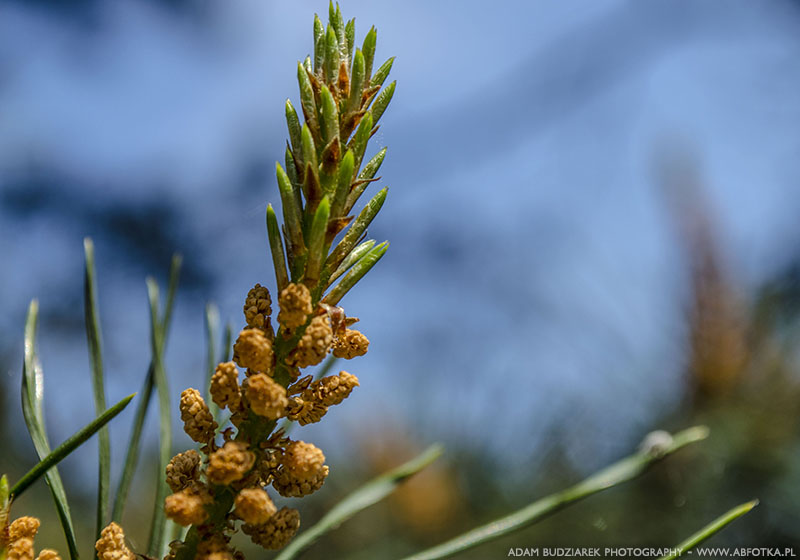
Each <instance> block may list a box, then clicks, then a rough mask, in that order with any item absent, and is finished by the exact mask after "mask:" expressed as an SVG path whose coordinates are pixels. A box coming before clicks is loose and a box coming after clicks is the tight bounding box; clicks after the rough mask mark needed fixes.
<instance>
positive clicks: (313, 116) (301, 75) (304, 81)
mask: <svg viewBox="0 0 800 560" xmlns="http://www.w3.org/2000/svg"><path fill="white" fill-rule="evenodd" d="M297 82H298V84H300V107H301V108H302V109H303V116H304V117H305V119H306V124H307V125H308V126H309V127H310V128H311V129H312V130H313V131H314V132H319V122H318V121H317V104H316V102H315V101H314V88H313V87H312V86H311V80H310V79H309V77H308V72H306V69H305V67H304V66H303V65H302V64H301V63H299V62H298V63H297ZM303 161H304V162H307V161H308V160H306V159H305V155H304V156H303Z"/></svg>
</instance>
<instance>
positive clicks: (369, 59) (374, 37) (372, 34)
mask: <svg viewBox="0 0 800 560" xmlns="http://www.w3.org/2000/svg"><path fill="white" fill-rule="evenodd" d="M377 41H378V32H377V30H376V29H375V28H374V27H371V28H370V30H369V32H368V33H367V35H366V36H365V37H364V43H363V44H362V45H361V51H362V52H363V53H364V80H365V82H366V83H369V81H370V78H371V77H372V63H373V62H374V61H375V45H376V43H377Z"/></svg>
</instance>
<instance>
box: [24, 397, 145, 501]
mask: <svg viewBox="0 0 800 560" xmlns="http://www.w3.org/2000/svg"><path fill="white" fill-rule="evenodd" d="M134 396H136V393H134V394H133V395H128V396H127V397H125V398H124V399H122V400H121V401H119V402H118V403H117V404H115V405H114V406H112V407H111V408H109V409H108V410H106V411H104V412H103V413H102V414H100V416H98V417H97V418H95V419H94V420H92V421H91V422H89V423H88V424H87V425H86V426H84V427H83V428H81V429H80V430H79V431H77V432H75V433H74V434H73V435H72V436H70V437H69V438H67V439H66V440H65V441H64V443H62V444H61V445H59V446H58V447H56V448H55V449H54V450H53V451H51V452H50V453H49V454H48V455H47V456H45V457H44V458H43V459H42V460H41V461H39V462H38V463H37V464H36V466H35V467H33V468H32V469H31V470H29V471H28V472H27V473H26V474H25V475H24V476H23V477H22V478H20V479H19V481H18V482H17V483H16V484H15V485H14V487H13V488H12V489H11V495H12V496H13V497H14V498H19V497H20V496H21V495H22V493H23V492H25V490H27V489H28V487H30V485H31V484H33V483H34V482H36V481H37V480H39V478H41V477H42V475H44V474H45V473H46V472H47V471H48V470H50V469H51V468H53V467H54V466H55V465H57V464H58V463H60V462H61V460H62V459H65V458H66V457H67V456H68V455H69V454H70V453H72V452H73V451H75V450H76V449H77V448H78V447H80V446H81V445H82V444H83V443H85V442H86V440H88V439H89V438H90V437H92V436H93V435H94V434H95V433H97V431H98V430H101V429H102V428H103V427H104V426H105V425H106V424H108V423H109V422H110V421H111V420H112V419H113V418H114V417H115V416H116V415H117V414H119V413H120V412H122V411H123V410H124V409H125V407H126V406H128V403H130V402H131V399H133V397H134Z"/></svg>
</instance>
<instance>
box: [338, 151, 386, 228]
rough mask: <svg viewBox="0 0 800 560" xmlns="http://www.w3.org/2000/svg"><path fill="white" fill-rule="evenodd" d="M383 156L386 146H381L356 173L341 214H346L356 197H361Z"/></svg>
mask: <svg viewBox="0 0 800 560" xmlns="http://www.w3.org/2000/svg"><path fill="white" fill-rule="evenodd" d="M385 157H386V148H383V149H382V150H381V151H380V152H378V153H377V154H375V155H374V156H373V157H372V159H371V160H369V161H368V162H367V164H366V165H365V166H364V169H363V170H362V171H361V173H359V174H358V179H357V180H356V182H355V183H353V188H352V189H351V190H350V194H348V195H347V201H346V202H345V204H344V209H343V210H342V214H348V213H349V212H350V210H352V208H353V206H355V205H356V202H358V199H359V198H361V195H362V194H364V191H365V190H367V187H368V186H369V184H370V183H371V182H372V180H373V179H374V178H375V174H376V173H377V172H378V170H379V169H380V168H381V164H382V163H383V160H384V158H385Z"/></svg>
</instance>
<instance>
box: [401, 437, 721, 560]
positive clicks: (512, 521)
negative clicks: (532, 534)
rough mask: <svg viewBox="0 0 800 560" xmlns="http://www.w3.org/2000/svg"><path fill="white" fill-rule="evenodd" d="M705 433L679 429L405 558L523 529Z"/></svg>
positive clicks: (445, 552) (450, 551)
mask: <svg viewBox="0 0 800 560" xmlns="http://www.w3.org/2000/svg"><path fill="white" fill-rule="evenodd" d="M706 437H708V429H707V428H705V427H701V426H699V427H694V428H689V429H688V430H684V431H682V432H678V433H677V434H675V435H674V436H672V439H671V441H670V443H669V444H668V445H666V446H665V447H664V448H662V449H659V450H658V452H657V453H655V452H653V451H652V450H642V451H639V452H638V453H635V454H633V455H631V456H629V457H626V458H625V459H622V460H621V461H618V462H616V463H614V464H613V465H611V466H609V467H606V468H605V469H603V470H601V471H600V472H597V473H595V474H593V475H592V476H590V477H589V478H587V479H585V480H583V481H582V482H579V483H578V484H576V485H575V486H572V487H570V488H567V489H566V490H562V491H560V492H556V493H555V494H551V495H550V496H547V497H545V498H541V499H539V500H536V501H535V502H533V503H532V504H530V505H528V506H526V507H524V508H522V509H520V510H518V511H516V512H514V513H512V514H510V515H507V516H505V517H501V518H500V519H496V520H494V521H492V522H491V523H487V524H486V525H483V526H481V527H478V528H476V529H473V530H471V531H468V532H466V533H464V534H463V535H460V536H458V537H456V538H454V539H451V540H449V541H447V542H445V543H443V544H440V545H438V546H435V547H433V548H430V549H428V550H426V551H424V552H420V553H417V554H414V555H412V556H409V557H407V558H406V559H405V560H435V559H438V558H447V557H449V556H453V555H454V554H458V553H459V552H463V551H464V550H467V549H470V548H473V547H475V546H478V545H481V544H483V543H486V542H489V541H491V540H494V539H496V538H498V537H501V536H503V535H507V534H508V533H511V532H513V531H516V530H518V529H522V528H523V527H527V526H529V525H532V524H533V523H536V522H537V521H540V520H541V519H543V518H544V517H546V516H548V515H550V514H552V513H555V512H556V511H558V510H560V509H563V508H564V507H566V506H568V505H569V504H571V503H573V502H576V501H578V500H582V499H583V498H587V497H589V496H591V495H592V494H596V493H598V492H600V491H602V490H606V489H608V488H612V487H613V486H617V485H618V484H621V483H623V482H626V481H628V480H631V479H633V478H636V477H637V476H639V475H640V474H642V473H643V472H644V471H645V469H646V468H647V467H649V466H650V465H651V464H653V463H654V462H656V461H658V460H659V459H661V458H663V457H665V456H666V455H669V454H671V453H674V452H675V451H677V450H678V449H680V448H682V447H684V446H686V445H688V444H690V443H694V442H696V441H700V440H703V439H705V438H706Z"/></svg>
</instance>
